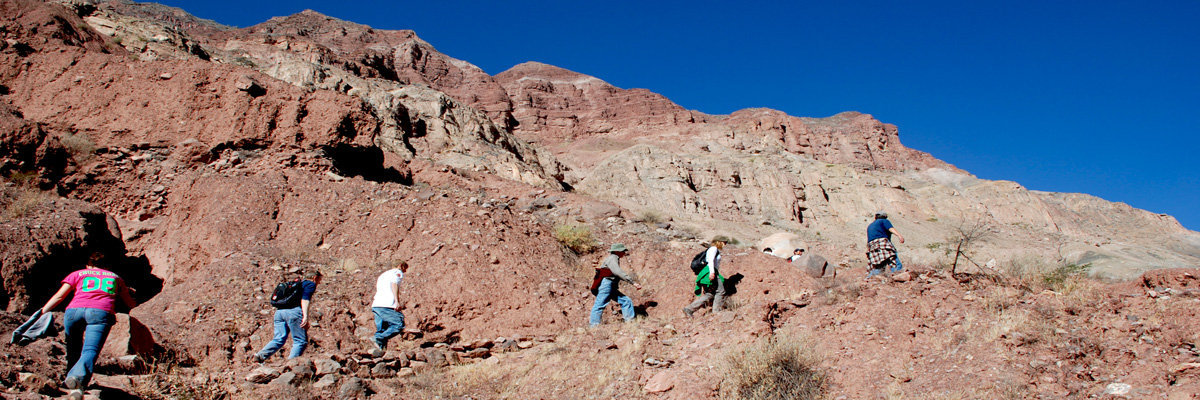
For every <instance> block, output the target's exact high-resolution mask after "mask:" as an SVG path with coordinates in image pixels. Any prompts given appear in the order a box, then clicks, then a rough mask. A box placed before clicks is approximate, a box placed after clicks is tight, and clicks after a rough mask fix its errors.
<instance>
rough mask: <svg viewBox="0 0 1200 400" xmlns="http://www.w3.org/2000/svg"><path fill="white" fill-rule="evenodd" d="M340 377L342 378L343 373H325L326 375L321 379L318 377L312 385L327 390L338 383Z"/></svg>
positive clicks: (314, 387)
mask: <svg viewBox="0 0 1200 400" xmlns="http://www.w3.org/2000/svg"><path fill="white" fill-rule="evenodd" d="M338 379H341V375H338V374H329V375H325V376H322V377H321V379H318V380H317V382H316V383H313V385H312V387H313V389H317V390H325V389H328V388H330V387H333V385H336V384H337V382H338Z"/></svg>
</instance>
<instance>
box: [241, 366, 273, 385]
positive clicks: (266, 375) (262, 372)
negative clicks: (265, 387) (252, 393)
mask: <svg viewBox="0 0 1200 400" xmlns="http://www.w3.org/2000/svg"><path fill="white" fill-rule="evenodd" d="M276 377H279V371H278V370H276V369H275V368H271V367H258V368H255V369H254V370H253V371H250V374H249V375H246V381H249V382H254V383H267V382H270V381H271V380H272V379H275V378H276Z"/></svg>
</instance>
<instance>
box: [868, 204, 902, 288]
mask: <svg viewBox="0 0 1200 400" xmlns="http://www.w3.org/2000/svg"><path fill="white" fill-rule="evenodd" d="M887 218H888V215H887V213H886V212H883V211H879V212H876V213H875V221H874V222H872V223H871V225H868V226H867V264H868V268H869V269H870V270H869V271H868V272H867V277H868V278H870V277H872V276H875V275H878V274H880V273H883V272H885V269H887V267H888V266H891V268H890V269H887V270H886V272H888V273H895V272H899V271H900V270H901V269H903V268H904V266H903V265H902V264H900V254H899V252H897V251H896V246H894V245H892V235H895V236H896V238H897V239H899V241H900V243H904V236H903V235H901V234H900V232H897V231H896V228H895V227H893V226H892V222H891V221H888V219H887Z"/></svg>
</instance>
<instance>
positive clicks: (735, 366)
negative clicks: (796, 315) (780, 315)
mask: <svg viewBox="0 0 1200 400" xmlns="http://www.w3.org/2000/svg"><path fill="white" fill-rule="evenodd" d="M819 363H820V359H819V357H818V356H817V354H816V352H815V351H813V350H812V342H811V340H808V339H807V338H805V337H800V336H789V335H779V336H772V337H770V338H767V339H763V340H759V341H758V342H756V343H753V344H751V345H749V346H747V347H745V348H742V349H741V350H740V351H736V352H734V353H732V354H730V355H729V357H728V362H727V365H726V369H725V378H726V379H727V383H728V385H722V386H723V388H722V397H723V398H736V399H818V398H821V396H822V395H823V394H824V392H825V373H824V372H822V371H821V370H820V368H819V366H818V364H819Z"/></svg>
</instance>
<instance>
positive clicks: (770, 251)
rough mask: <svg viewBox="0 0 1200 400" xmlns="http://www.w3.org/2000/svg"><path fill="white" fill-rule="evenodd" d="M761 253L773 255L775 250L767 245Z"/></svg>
mask: <svg viewBox="0 0 1200 400" xmlns="http://www.w3.org/2000/svg"><path fill="white" fill-rule="evenodd" d="M763 253H766V254H770V255H775V250H772V249H771V248H770V247H767V248H764V249H763Z"/></svg>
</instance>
